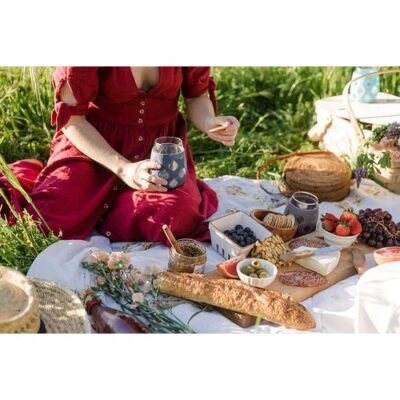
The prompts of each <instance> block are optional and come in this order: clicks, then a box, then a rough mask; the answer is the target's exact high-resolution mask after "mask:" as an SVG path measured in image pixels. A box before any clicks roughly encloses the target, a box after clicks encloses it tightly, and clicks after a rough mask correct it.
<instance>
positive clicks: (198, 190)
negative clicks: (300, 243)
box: [0, 67, 239, 243]
mask: <svg viewBox="0 0 400 400" xmlns="http://www.w3.org/2000/svg"><path fill="white" fill-rule="evenodd" d="M53 85H54V88H55V101H56V103H55V107H54V110H53V114H52V123H53V124H55V125H56V134H55V136H54V139H53V142H52V145H51V150H50V158H49V160H48V163H47V165H46V166H45V167H42V166H41V165H40V164H38V163H37V162H35V161H28V160H25V161H20V162H16V163H14V164H13V165H12V169H13V170H14V172H15V173H16V175H17V177H18V178H19V180H20V182H21V183H22V184H23V186H24V187H25V189H26V190H27V191H28V192H29V194H30V196H31V198H32V200H33V202H34V204H35V205H36V207H37V208H38V210H39V211H40V212H41V213H42V215H43V216H44V218H45V220H46V222H47V223H48V225H49V226H50V227H51V229H52V230H53V231H54V232H55V233H58V232H59V231H61V232H62V237H63V238H64V239H86V238H87V237H88V236H89V234H90V233H91V232H92V230H93V229H94V228H95V229H96V230H97V231H98V232H100V233H101V234H103V235H106V236H107V237H109V239H110V240H112V241H139V240H149V241H162V242H164V243H165V238H164V235H163V233H162V230H161V227H162V225H163V224H167V225H169V226H170V228H171V230H172V231H173V232H174V234H175V235H176V236H177V237H191V238H195V239H197V240H207V239H208V238H209V236H208V228H207V224H206V223H205V222H204V221H205V219H206V218H207V217H209V216H210V215H212V214H213V213H214V212H215V211H216V209H217V205H218V200H217V196H216V194H215V192H214V191H212V190H211V189H210V188H209V187H208V186H207V185H206V184H205V183H204V182H202V181H200V180H198V179H196V174H195V167H194V163H193V159H192V156H191V153H190V150H189V147H188V143H187V129H186V123H185V120H184V118H183V116H182V114H181V113H180V112H179V110H178V98H179V95H180V93H181V92H182V94H183V96H184V98H185V103H186V108H187V112H188V115H189V117H190V119H191V121H192V123H193V124H194V126H195V127H196V128H197V129H199V130H200V131H202V132H204V133H207V134H208V136H209V137H210V138H211V139H213V140H215V141H217V142H221V143H223V144H224V145H227V146H232V145H233V144H234V142H235V137H236V134H237V130H238V127H239V122H238V121H237V119H236V118H234V117H217V116H216V115H215V113H216V111H217V110H216V101H215V94H214V90H215V84H214V81H213V78H212V77H210V68H206V67H135V68H131V67H99V68H97V67H60V68H57V69H56V71H55V73H54V75H53ZM224 124H228V126H227V128H226V129H224V130H222V131H218V132H215V133H209V131H210V130H211V129H212V128H215V127H218V126H220V125H224ZM162 136H176V137H179V138H181V139H182V141H183V144H184V147H185V150H186V156H187V163H188V175H187V178H186V180H185V182H184V184H183V185H182V186H181V187H179V188H177V189H174V190H170V191H167V189H166V188H165V184H166V181H165V180H163V179H162V178H159V177H155V176H153V175H151V170H152V169H157V168H159V167H160V166H159V165H158V164H155V163H153V162H151V161H150V160H149V156H150V152H151V149H152V147H153V143H154V140H155V139H156V138H158V137H162ZM0 185H1V186H6V187H8V189H9V195H10V199H11V201H12V203H13V205H14V206H15V207H16V209H17V210H19V211H21V210H22V208H23V207H25V208H27V209H28V211H29V212H31V213H32V214H34V211H33V210H32V209H30V208H29V205H27V204H23V199H22V198H21V196H19V195H18V193H16V192H15V191H14V190H12V189H11V188H10V187H9V185H8V184H7V182H5V180H4V178H1V179H0Z"/></svg>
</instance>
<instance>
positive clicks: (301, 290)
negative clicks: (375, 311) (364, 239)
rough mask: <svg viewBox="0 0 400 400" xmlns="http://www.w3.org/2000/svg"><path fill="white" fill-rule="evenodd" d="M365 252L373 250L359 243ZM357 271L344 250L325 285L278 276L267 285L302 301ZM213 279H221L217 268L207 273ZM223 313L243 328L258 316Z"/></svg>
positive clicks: (294, 267) (351, 258)
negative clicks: (301, 284) (292, 282)
mask: <svg viewBox="0 0 400 400" xmlns="http://www.w3.org/2000/svg"><path fill="white" fill-rule="evenodd" d="M357 248H359V249H360V250H361V251H362V252H363V253H364V254H366V253H368V252H371V250H370V249H368V248H367V247H366V246H359V245H357ZM279 271H309V270H307V269H306V268H304V267H302V266H300V265H298V264H293V266H292V267H284V268H280V269H279ZM356 274H357V271H356V269H355V267H354V265H353V256H352V254H351V252H349V251H342V255H341V257H340V260H339V263H338V265H337V267H336V268H335V269H334V270H333V271H332V272H331V273H330V274H328V275H326V278H327V280H328V283H327V284H326V285H323V286H318V287H297V286H286V285H283V284H282V283H281V282H280V281H279V280H278V278H276V279H275V281H274V282H272V283H271V285H269V286H268V287H267V289H268V290H274V291H277V292H283V293H288V294H289V295H290V296H292V297H293V298H294V299H295V300H296V301H298V302H302V301H304V300H307V299H308V298H310V297H312V296H314V295H315V294H316V293H319V292H321V291H322V290H324V289H327V288H328V287H330V286H333V285H335V284H336V283H338V282H340V281H343V280H344V279H347V278H349V277H350V276H353V275H356ZM205 275H206V276H208V277H209V278H211V279H221V275H220V274H219V273H218V271H217V270H214V271H210V272H208V273H206V274H205ZM217 310H218V311H219V312H220V313H221V314H222V315H224V316H225V317H226V318H228V319H230V320H231V321H232V322H234V323H235V324H237V325H239V326H241V327H242V328H248V327H249V326H253V325H254V324H255V321H256V318H255V317H252V316H250V315H246V314H241V313H237V312H234V311H229V310H224V309H220V308H218V309H217Z"/></svg>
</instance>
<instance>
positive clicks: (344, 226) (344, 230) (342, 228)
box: [335, 222, 350, 236]
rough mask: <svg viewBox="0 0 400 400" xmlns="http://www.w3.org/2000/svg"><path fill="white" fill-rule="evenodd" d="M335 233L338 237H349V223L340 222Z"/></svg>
mask: <svg viewBox="0 0 400 400" xmlns="http://www.w3.org/2000/svg"><path fill="white" fill-rule="evenodd" d="M335 233H336V235H338V236H349V235H350V226H349V225H348V223H347V222H339V223H338V224H337V226H336V229H335Z"/></svg>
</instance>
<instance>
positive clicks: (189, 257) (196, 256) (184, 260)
mask: <svg viewBox="0 0 400 400" xmlns="http://www.w3.org/2000/svg"><path fill="white" fill-rule="evenodd" d="M178 242H179V244H180V246H181V248H182V250H183V252H184V253H185V255H182V254H179V253H177V252H176V251H175V249H174V248H173V247H171V248H170V250H169V261H168V271H171V272H187V273H191V274H192V273H193V274H202V273H203V272H204V267H205V265H206V262H207V253H206V248H205V247H204V246H203V245H202V244H201V243H200V242H198V241H197V240H193V239H179V240H178Z"/></svg>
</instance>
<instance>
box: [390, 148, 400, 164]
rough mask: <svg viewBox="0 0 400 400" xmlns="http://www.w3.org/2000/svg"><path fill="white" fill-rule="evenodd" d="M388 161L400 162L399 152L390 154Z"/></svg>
mask: <svg viewBox="0 0 400 400" xmlns="http://www.w3.org/2000/svg"><path fill="white" fill-rule="evenodd" d="M390 159H391V160H392V161H394V162H400V151H399V150H395V151H392V152H391V153H390Z"/></svg>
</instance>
